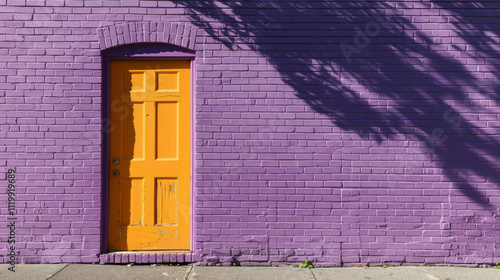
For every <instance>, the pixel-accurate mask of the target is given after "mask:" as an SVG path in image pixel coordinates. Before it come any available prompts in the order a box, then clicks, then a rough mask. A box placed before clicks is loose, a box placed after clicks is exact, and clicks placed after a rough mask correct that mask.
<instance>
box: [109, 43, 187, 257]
mask: <svg viewBox="0 0 500 280" xmlns="http://www.w3.org/2000/svg"><path fill="white" fill-rule="evenodd" d="M195 58H196V53H195V52H194V51H191V50H187V49H185V48H181V47H177V46H173V45H167V44H162V43H153V44H152V43H144V44H131V45H124V46H120V47H115V48H112V49H108V50H104V51H102V52H101V59H102V64H101V66H102V68H101V71H102V72H101V73H102V75H101V77H102V81H101V86H102V88H101V125H102V130H101V140H102V142H101V186H102V189H101V224H100V236H101V248H100V253H101V254H106V253H108V252H109V251H108V218H109V179H110V176H109V172H108V171H109V146H110V135H109V133H108V131H107V128H108V125H109V121H110V116H111V115H110V95H111V91H110V83H109V78H110V74H111V72H110V63H111V60H155V61H157V60H162V61H168V60H184V61H186V60H188V61H190V75H191V77H190V80H191V81H190V82H191V91H190V95H191V96H190V102H191V106H190V110H191V112H190V115H191V123H190V125H191V130H190V131H191V141H190V145H191V146H190V150H191V159H190V160H191V162H190V163H191V168H190V183H191V199H190V207H191V217H190V218H191V224H190V227H191V228H190V233H191V234H190V238H191V240H190V247H191V248H190V252H194V248H195V244H194V243H195V235H194V234H195V215H194V214H195V207H194V206H195V204H194V203H195V196H194V195H195V180H194V178H195V164H194V163H195V159H196V155H195V145H194V144H195V141H194V140H195V139H196V138H195V133H196V129H195V126H194V124H195V123H196V119H195V118H196V114H195V105H196V99H195V94H194V93H195V82H196V69H195V67H196V61H195ZM123 252H127V251H123ZM158 252H162V251H158Z"/></svg>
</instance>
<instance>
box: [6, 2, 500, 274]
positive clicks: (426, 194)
mask: <svg viewBox="0 0 500 280" xmlns="http://www.w3.org/2000/svg"><path fill="white" fill-rule="evenodd" d="M499 9H500V1H438V0H432V1H430V0H429V1H402V0H401V1H352V0H349V1H295V0H293V1H290V0H288V1H278V0H273V1H243V2H241V3H239V2H232V1H230V2H223V3H220V2H213V1H175V2H172V1H137V0H132V1H78V0H64V1H63V0H53V1H42V0H0V69H2V70H1V71H2V75H1V76H0V108H1V110H0V114H1V115H0V116H1V119H0V143H1V145H0V151H1V155H2V156H1V157H0V166H1V170H2V173H3V174H6V172H7V170H8V169H9V168H15V169H16V171H17V173H16V176H17V177H16V178H17V182H16V184H17V188H16V195H17V200H18V201H17V204H16V207H17V215H16V217H17V228H16V241H17V242H16V250H17V253H18V256H17V260H18V261H19V262H44V263H53V262H98V261H99V254H100V253H103V252H104V250H102V248H101V241H102V240H101V239H102V238H101V219H102V207H103V205H102V204H101V197H102V191H103V182H102V181H101V176H102V168H103V167H102V165H101V160H102V156H103V154H102V147H101V140H102V138H101V133H100V129H101V128H100V127H101V123H102V120H101V102H102V91H101V78H102V75H103V73H102V71H101V67H102V65H101V62H102V58H101V50H104V49H106V48H109V47H111V46H118V45H123V44H126V43H130V42H168V43H171V44H175V45H177V46H183V47H187V48H189V49H193V50H196V60H195V62H196V73H194V75H195V76H196V80H195V90H194V98H193V102H194V103H195V105H194V108H195V127H194V131H195V134H194V137H195V139H194V144H195V147H194V152H195V159H196V160H195V162H193V165H194V166H195V176H194V177H193V182H194V184H195V187H194V202H193V207H194V213H195V218H194V219H195V227H194V238H195V242H194V244H195V245H194V248H193V251H194V254H193V256H192V260H194V261H197V262H198V263H199V264H217V263H221V264H224V265H229V264H231V262H239V263H241V264H252V265H255V264H265V265H270V264H271V265H287V264H291V263H295V264H296V263H299V262H303V261H304V259H305V258H306V257H307V258H308V259H309V260H312V261H313V263H315V264H316V265H317V266H329V265H356V264H366V263H369V264H377V263H429V264H432V263H452V264H461V263H493V262H500V255H499V253H496V251H497V250H496V246H497V245H496V243H497V242H496V241H497V240H498V239H499V237H500V232H499V221H498V219H499V218H498V217H499V215H500V211H499V210H498V209H499V208H500V189H499V187H500V176H499V175H498V174H499V173H498V168H499V167H500V165H499V164H498V159H499V157H500V137H499V136H498V135H497V134H498V132H499V126H500V118H499V112H500V106H499V104H498V97H499V96H498V95H499V92H500V81H499V73H500V72H499V71H498V70H499V69H498V68H499V65H500V56H499V55H498V53H499V51H500V47H499V42H500V36H499V35H500V10H499ZM166 26H169V28H170V29H169V30H170V31H172V30H173V29H172V28H173V26H176V27H179V26H184V28H185V31H182V32H183V33H181V31H179V32H177V31H176V32H173V33H170V32H168V33H167V32H163V33H162V31H165V30H166V28H165V27H166ZM134 27H135V28H137V29H135V30H132V29H133V28H134ZM179 30H180V29H179ZM173 35H175V36H174V37H173ZM166 38H167V39H166ZM2 188H3V189H2V190H1V191H0V200H1V201H3V205H2V207H0V221H2V224H7V218H8V217H9V215H8V209H7V204H6V201H7V195H6V191H5V190H6V189H7V182H6V181H5V180H4V183H3V184H2ZM8 236H9V229H8V228H7V227H6V226H2V227H0V242H1V243H2V244H3V245H2V246H0V255H1V256H2V257H1V258H2V261H3V262H7V261H8V257H7V256H6V255H7V253H8V250H7V245H8V243H7V241H8ZM183 257H184V256H183ZM116 258H118V257H116ZM116 258H115V257H114V256H107V255H106V256H105V257H102V256H101V260H103V259H116ZM147 258H148V259H155V260H157V259H162V260H163V259H165V258H164V257H163V256H162V257H159V256H152V257H151V258H149V256H147ZM172 258H173V257H168V259H172ZM186 258H187V257H186ZM142 259H143V258H141V260H142ZM176 259H177V258H176ZM189 259H191V255H189ZM122 261H123V259H121V258H120V262H122ZM111 262H113V261H111Z"/></svg>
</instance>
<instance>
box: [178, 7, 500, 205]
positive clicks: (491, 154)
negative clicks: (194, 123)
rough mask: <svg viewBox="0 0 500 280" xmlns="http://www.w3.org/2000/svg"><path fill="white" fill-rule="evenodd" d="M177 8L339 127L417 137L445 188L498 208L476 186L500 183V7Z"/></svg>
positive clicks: (369, 135)
mask: <svg viewBox="0 0 500 280" xmlns="http://www.w3.org/2000/svg"><path fill="white" fill-rule="evenodd" d="M177 3H180V4H181V5H183V6H185V7H186V10H187V13H188V14H189V15H190V17H191V19H192V21H193V23H194V24H196V25H198V26H199V27H200V28H202V29H203V30H205V31H206V32H208V33H209V35H210V36H211V37H212V38H213V39H214V40H216V41H219V42H221V43H223V44H224V45H225V46H227V47H228V48H229V49H232V50H238V49H248V50H252V51H255V52H258V53H260V54H261V55H262V56H263V57H266V58H267V60H268V61H269V63H270V64H272V65H273V66H274V67H275V68H276V69H277V71H279V73H280V74H281V78H282V79H283V81H284V82H285V83H286V84H287V85H289V86H291V87H293V89H294V91H295V93H296V95H297V96H298V97H300V98H302V99H303V100H305V101H306V102H307V104H309V105H310V106H311V107H312V108H313V109H314V110H315V111H317V112H319V113H322V114H325V115H328V116H329V117H331V120H332V122H333V123H334V124H335V125H336V126H338V127H340V128H342V129H343V130H344V131H350V132H353V133H356V134H358V135H359V136H360V137H362V138H364V139H370V140H375V141H377V142H379V143H381V142H383V141H386V140H406V141H417V142H418V143H419V148H425V149H427V151H429V153H428V155H429V156H430V157H431V158H432V161H433V162H434V163H435V165H434V166H438V167H439V168H441V170H442V174H443V175H445V176H446V177H447V178H448V180H449V181H451V182H455V184H456V186H457V187H458V188H459V189H460V190H461V191H462V192H463V193H464V194H465V195H467V196H468V197H470V198H471V199H473V200H474V201H476V202H477V203H479V204H481V205H482V206H483V207H485V208H490V207H492V205H491V203H490V201H489V199H488V198H487V197H486V195H485V193H484V192H481V191H478V190H477V189H476V185H477V184H478V183H490V184H492V185H497V184H499V183H500V177H499V176H498V175H497V173H498V172H497V170H498V168H499V167H500V163H498V160H499V158H500V145H499V142H498V140H500V138H499V137H498V136H497V135H496V133H497V127H498V125H499V124H500V123H499V122H498V121H497V114H498V112H499V109H500V108H499V107H498V105H497V101H496V100H497V99H498V97H499V96H498V95H499V94H498V93H499V90H500V83H499V75H500V72H499V71H498V70H499V69H498V68H499V67H498V65H499V64H500V55H499V54H498V50H499V49H500V48H499V47H498V42H499V39H498V36H499V34H498V33H499V31H500V28H497V29H496V30H495V29H494V27H495V26H496V25H495V24H498V23H499V22H500V10H497V9H494V8H500V6H494V5H498V4H494V3H488V2H487V1H477V2H467V3H455V2H440V1H431V2H414V3H413V2H412V3H405V2H402V3H397V4H396V3H391V2H383V1H380V2H372V1H370V2H364V1H348V2H344V1H314V2H313V1H311V2H309V1H244V2H232V1H231V2H223V3H220V2H214V1H177ZM412 5H415V8H417V9H411V8H412ZM421 13H423V15H421ZM413 15H416V17H414V16H413ZM478 116H479V118H478Z"/></svg>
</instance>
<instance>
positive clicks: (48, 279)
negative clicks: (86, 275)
mask: <svg viewBox="0 0 500 280" xmlns="http://www.w3.org/2000/svg"><path fill="white" fill-rule="evenodd" d="M68 266H69V263H67V264H66V265H65V266H63V267H62V268H61V269H59V270H58V271H57V272H56V273H54V274H52V276H50V277H49V278H47V280H50V279H52V277H54V276H56V275H57V274H58V273H59V272H61V271H63V269H65V268H66V267H68Z"/></svg>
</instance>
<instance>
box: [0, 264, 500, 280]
mask: <svg viewBox="0 0 500 280" xmlns="http://www.w3.org/2000/svg"><path fill="white" fill-rule="evenodd" d="M8 267H9V265H6V264H0V279H9V280H10V279H13V280H14V279H22V280H38V279H40V280H42V279H43V280H45V279H50V280H62V279H64V280H67V279H70V280H80V279H141V280H142V279H144V280H148V279H179V280H180V279H189V280H198V279H199V280H202V279H207V280H211V279H231V280H234V279H238V280H247V279H248V280H259V279H262V280H264V279H283V280H285V279H286V280H302V279H304V280H327V279H328V280H332V279H333V280H334V279H362V280H367V279H370V280H375V279H381V280H396V279H397V280H403V279H415V280H476V279H477V280H497V279H498V280H500V269H496V268H468V267H427V266H402V267H388V268H381V267H370V268H362V267H353V268H313V269H308V268H297V267H220V266H218V267H213V266H212V267H200V266H194V267H193V266H149V265H134V266H130V267H128V266H126V265H98V264H96V265H93V264H17V265H16V268H15V270H16V272H11V271H9V270H7V268H8Z"/></svg>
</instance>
